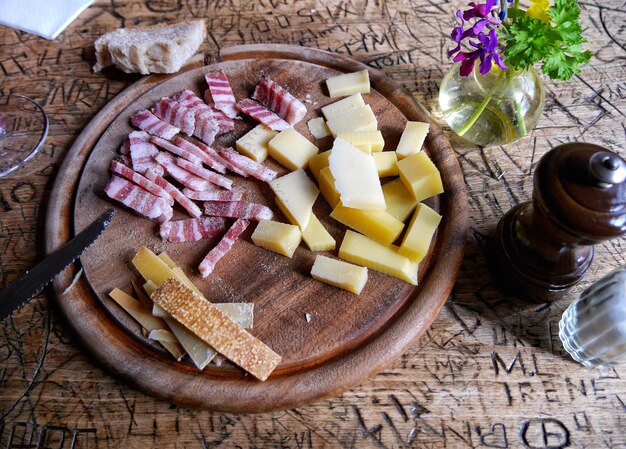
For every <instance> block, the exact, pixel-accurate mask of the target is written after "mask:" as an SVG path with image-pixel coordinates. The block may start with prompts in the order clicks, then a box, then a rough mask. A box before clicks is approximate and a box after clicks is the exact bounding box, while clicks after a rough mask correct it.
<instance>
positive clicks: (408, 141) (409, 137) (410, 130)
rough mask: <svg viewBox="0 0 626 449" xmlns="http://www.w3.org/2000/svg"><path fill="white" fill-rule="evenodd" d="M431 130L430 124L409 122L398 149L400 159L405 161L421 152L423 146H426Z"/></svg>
mask: <svg viewBox="0 0 626 449" xmlns="http://www.w3.org/2000/svg"><path fill="white" fill-rule="evenodd" d="M429 128H430V125H429V124H428V123H422V122H407V124H406V127H405V128H404V132H403V133H402V137H400V143H399V144H398V148H397V149H396V153H398V159H404V158H405V157H407V156H410V155H412V154H415V153H417V152H419V151H420V150H421V149H422V145H424V139H426V135H427V134H428V129H429Z"/></svg>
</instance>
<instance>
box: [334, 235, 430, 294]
mask: <svg viewBox="0 0 626 449" xmlns="http://www.w3.org/2000/svg"><path fill="white" fill-rule="evenodd" d="M339 257H340V258H341V259H343V260H347V261H348V262H352V263H356V264H358V265H362V266H364V267H367V268H370V269H372V270H376V271H380V272H381V273H385V274H387V275H389V276H393V277H396V278H398V279H401V280H403V281H405V282H408V283H409V284H413V285H417V269H418V264H417V263H415V262H411V261H410V260H409V259H407V258H406V257H404V256H402V255H401V254H399V253H398V248H397V247H396V246H393V245H391V246H385V245H381V244H380V243H378V242H375V241H374V240H372V239H369V238H367V237H365V236H364V235H361V234H358V233H356V232H354V231H351V230H349V229H348V230H347V231H346V235H345V236H344V238H343V242H342V243H341V247H340V248H339Z"/></svg>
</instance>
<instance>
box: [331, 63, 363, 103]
mask: <svg viewBox="0 0 626 449" xmlns="http://www.w3.org/2000/svg"><path fill="white" fill-rule="evenodd" d="M326 87H328V94H329V95H330V98H336V97H343V96H345V95H352V94H357V93H359V94H368V93H369V92H370V76H369V72H368V71H367V70H361V71H360V72H354V73H346V74H344V75H337V76H333V77H332V78H328V79H327V80H326Z"/></svg>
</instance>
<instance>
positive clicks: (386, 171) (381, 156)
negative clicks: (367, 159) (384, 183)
mask: <svg viewBox="0 0 626 449" xmlns="http://www.w3.org/2000/svg"><path fill="white" fill-rule="evenodd" d="M372 157H373V158H374V163H375V164H376V170H378V177H379V178H384V177H385V176H396V175H397V174H398V157H397V156H396V153H395V151H381V152H380V153H372Z"/></svg>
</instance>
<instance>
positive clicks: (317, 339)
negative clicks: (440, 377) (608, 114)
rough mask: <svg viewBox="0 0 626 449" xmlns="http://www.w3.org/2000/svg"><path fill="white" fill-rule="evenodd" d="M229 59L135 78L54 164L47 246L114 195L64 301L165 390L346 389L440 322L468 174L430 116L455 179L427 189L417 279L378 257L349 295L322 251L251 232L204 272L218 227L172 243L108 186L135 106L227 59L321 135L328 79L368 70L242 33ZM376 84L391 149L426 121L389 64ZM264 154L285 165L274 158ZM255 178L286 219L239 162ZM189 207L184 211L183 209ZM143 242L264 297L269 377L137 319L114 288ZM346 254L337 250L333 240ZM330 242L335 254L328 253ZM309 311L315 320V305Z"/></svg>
mask: <svg viewBox="0 0 626 449" xmlns="http://www.w3.org/2000/svg"><path fill="white" fill-rule="evenodd" d="M220 59H221V62H220V63H218V64H214V65H211V66H208V67H198V68H192V69H190V70H188V71H186V72H184V73H180V74H178V75H172V76H151V77H147V78H144V79H142V80H141V81H139V82H137V83H135V84H134V85H132V86H130V87H129V88H128V89H126V90H125V91H124V92H123V93H122V94H120V95H119V96H118V97H116V98H115V99H114V100H113V101H111V102H110V103H109V104H108V105H107V106H106V107H105V108H104V109H103V110H102V111H101V112H100V113H99V114H98V115H97V116H96V117H95V118H94V119H93V120H92V122H91V123H90V124H89V125H88V126H87V128H85V130H84V131H83V133H82V134H81V135H80V136H79V138H78V139H77V141H76V142H75V144H74V146H73V147H72V149H71V150H70V152H69V154H68V156H67V157H66V160H65V162H64V164H63V166H62V168H61V171H60V173H59V176H58V177H57V180H56V184H55V188H54V191H53V195H52V198H51V202H50V206H49V211H48V221H47V225H46V236H47V251H48V252H51V251H52V250H54V249H55V248H58V247H59V246H61V245H62V244H63V243H64V242H65V241H67V240H68V239H69V238H71V236H72V235H73V234H74V233H75V232H79V231H80V230H82V229H83V228H84V227H86V226H87V225H88V224H89V223H91V222H92V221H93V220H94V219H95V218H96V217H98V216H99V215H100V214H101V213H103V212H104V211H105V210H106V209H108V208H110V207H112V206H114V207H116V209H117V214H116V216H115V218H114V220H113V222H112V223H111V225H110V226H109V228H108V229H107V231H106V232H105V234H104V235H103V236H102V237H101V238H100V239H99V240H98V241H97V242H96V243H95V244H94V245H93V246H92V247H91V248H90V249H89V250H88V251H87V252H86V253H85V254H84V255H83V257H81V263H82V266H83V268H84V274H85V275H84V276H83V278H82V279H81V281H80V282H79V283H78V284H77V285H76V286H75V287H74V288H73V289H72V290H71V291H70V292H68V293H67V294H65V295H61V294H60V293H59V292H61V291H62V290H63V289H64V288H65V286H67V285H68V284H69V282H70V281H71V277H72V273H71V270H66V271H65V272H64V273H63V275H62V276H60V277H59V278H58V279H57V281H56V282H55V289H56V291H57V298H58V303H59V307H60V309H61V310H62V312H63V313H64V314H65V316H66V317H67V319H68V320H69V322H70V323H71V324H72V326H73V327H74V328H75V330H76V331H77V334H78V336H79V337H80V338H81V340H82V341H83V342H84V343H85V345H86V346H87V348H88V349H89V351H90V352H91V353H93V355H94V356H95V357H96V358H97V359H99V360H100V361H101V362H102V363H103V364H104V365H106V366H107V367H108V368H109V369H110V370H112V371H113V372H114V373H116V374H117V375H118V376H120V377H122V378H123V379H125V380H127V381H129V382H130V383H132V384H133V385H135V386H137V387H138V388H140V389H142V390H144V391H146V392H148V393H150V394H153V395H155V396H159V397H161V398H164V399H166V400H169V401H174V402H177V403H179V404H183V405H192V406H200V407H206V408H211V409H217V410H224V411H233V412H259V411H265V410H270V409H274V408H285V407H292V406H296V405H301V404H303V403H306V402H308V401H311V400H314V399H317V398H320V397H323V396H328V395H331V394H334V393H338V392H340V391H342V390H344V389H346V388H348V387H350V386H353V385H355V384H357V383H358V382H360V381H361V380H363V379H364V378H365V377H366V376H368V375H370V374H372V373H375V372H377V371H379V370H381V369H382V368H383V367H384V366H385V365H386V364H388V363H390V362H391V361H393V360H394V359H395V358H397V357H399V356H400V355H401V354H402V353H403V352H404V351H406V350H407V349H408V347H409V346H410V345H411V344H413V343H414V342H415V341H416V340H417V339H418V338H419V337H420V336H421V335H422V334H423V333H424V332H425V331H426V329H427V328H428V327H429V326H430V324H431V323H432V321H433V320H434V319H435V317H436V316H437V314H438V313H439V310H440V309H441V307H442V306H443V304H444V302H445V301H446V299H447V297H448V295H449V293H450V290H451V289H452V286H453V285H454V281H455V279H456V276H457V273H458V270H459V266H460V263H461V259H462V255H463V247H464V243H465V233H466V230H467V200H466V193H465V187H464V181H463V177H462V174H461V170H460V168H459V165H458V162H457V160H456V158H455V156H454V152H453V150H452V148H451V147H450V145H449V143H448V141H447V140H446V139H445V137H444V136H443V134H442V133H441V131H440V130H439V129H438V128H437V127H435V126H434V125H433V126H431V131H430V134H429V136H428V139H427V141H426V144H425V148H426V151H427V152H428V153H429V155H430V157H431V158H432V160H433V161H434V162H435V164H436V165H437V167H438V168H439V170H440V172H441V175H442V178H443V183H444V188H445V193H444V194H443V195H439V196H438V197H436V198H433V199H431V200H429V201H428V204H429V205H430V206H431V207H433V208H435V209H436V210H438V211H439V212H440V213H441V214H442V215H443V220H442V222H441V224H440V226H439V229H438V232H437V234H436V236H435V239H434V244H433V245H431V251H430V254H429V255H428V257H427V258H426V259H425V260H424V261H423V262H422V264H421V265H420V270H419V286H418V287H414V286H412V285H409V284H407V283H405V282H402V281H399V280H397V279H395V278H392V277H390V276H386V275H383V274H381V273H378V272H376V271H373V270H369V280H368V282H367V285H366V287H365V288H364V290H363V292H362V293H361V294H360V295H359V296H356V295H353V294H351V293H348V292H346V291H344V290H340V289H337V288H334V287H330V286H328V285H326V284H323V283H321V282H318V281H315V280H313V279H312V278H311V276H310V274H309V273H310V269H311V266H312V265H313V261H314V259H315V257H316V255H317V254H318V253H313V252H311V251H309V250H308V248H307V247H306V245H305V244H304V243H303V244H302V245H301V246H300V247H299V248H298V249H297V250H296V253H295V254H294V256H293V258H291V259H289V258H286V257H283V256H280V255H278V254H275V253H272V252H269V251H267V250H264V249H262V248H259V247H257V246H255V245H254V244H253V243H252V241H251V239H250V235H251V233H252V230H253V229H254V225H253V226H251V227H250V229H249V230H248V231H247V232H246V233H244V235H243V236H242V238H240V239H239V240H238V241H237V243H236V244H235V246H234V248H233V250H232V251H231V252H230V253H228V254H227V255H226V257H225V258H224V259H222V260H221V261H220V262H219V263H218V265H217V268H216V270H215V271H214V272H213V273H212V274H211V275H210V276H209V277H208V278H207V279H202V278H201V277H200V275H199V273H198V270H197V267H198V264H199V263H200V261H201V260H202V258H203V257H204V256H205V255H206V253H207V252H208V251H209V250H210V249H211V248H212V247H213V246H214V245H215V244H216V243H217V241H218V240H219V239H212V240H202V241H199V242H192V243H182V244H174V243H165V242H163V241H161V239H160V238H159V237H158V225H155V224H154V223H152V222H150V221H148V220H145V219H142V218H140V217H139V216H137V215H136V214H134V213H132V212H129V211H128V210H125V209H123V208H119V207H117V205H115V204H114V203H113V202H112V201H110V200H109V199H108V198H106V196H105V195H104V193H103V188H104V186H105V184H106V182H107V181H108V179H109V176H110V174H109V169H108V168H109V164H110V161H111V159H113V158H114V157H115V156H116V154H117V149H118V148H119V146H120V144H121V143H122V141H123V139H124V138H125V137H126V136H127V135H128V133H129V132H130V131H131V130H132V128H131V126H130V124H129V123H130V121H129V118H130V117H131V116H132V114H134V113H135V112H136V111H137V110H138V109H140V108H144V107H150V106H151V105H153V104H154V103H155V102H156V101H157V100H158V99H159V98H161V97H162V96H169V95H172V94H174V93H176V92H178V91H180V90H183V89H191V90H194V91H195V92H196V93H198V94H202V93H203V91H204V88H205V81H204V73H205V72H207V71H209V70H215V69H223V70H224V71H225V72H226V73H227V75H228V77H229V79H230V81H231V84H232V86H233V90H234V92H235V96H236V97H237V98H245V97H249V96H250V95H251V93H252V90H253V89H254V85H255V84H256V82H257V80H258V79H259V76H260V75H261V74H267V75H269V76H270V77H271V78H272V79H273V80H274V81H276V82H278V83H279V84H281V85H283V86H286V87H287V89H288V90H289V91H290V92H291V93H292V94H294V95H295V96H296V97H297V98H299V99H301V100H302V101H304V102H305V104H306V105H307V108H308V110H309V112H308V114H307V116H306V117H305V118H304V120H302V121H301V122H300V123H299V124H298V125H296V127H295V128H296V130H297V131H299V132H300V133H302V134H303V135H304V136H306V137H307V138H308V139H310V140H311V141H313V142H314V143H316V144H317V145H318V147H319V148H320V151H326V150H328V149H330V147H331V146H332V139H330V138H327V139H322V140H319V141H318V140H316V139H314V138H313V137H312V136H311V135H310V133H309V131H308V127H307V125H306V123H307V121H308V120H310V119H311V118H314V117H318V116H319V115H320V108H321V107H322V106H324V105H326V104H329V103H331V102H333V101H335V100H334V99H330V98H329V97H328V95H327V94H326V92H325V85H324V82H323V81H324V80H325V79H327V78H328V77H330V76H334V75H337V74H339V73H345V72H352V71H355V70H362V69H363V68H364V66H362V65H361V64H359V63H357V62H355V61H353V60H350V59H347V58H344V57H341V56H338V55H335V54H330V53H326V52H322V51H318V50H311V49H306V48H300V47H289V46H279V45H274V46H272V45H270V46H268V45H264V46H243V47H233V48H230V49H225V50H222V51H221V53H220ZM370 78H371V84H372V87H373V90H372V92H371V93H370V94H368V95H365V96H364V99H365V101H366V103H368V104H370V105H371V107H372V109H373V110H374V113H375V115H376V117H377V118H378V122H379V129H380V130H381V131H382V133H383V135H384V137H385V150H393V149H395V146H396V145H397V143H398V140H399V138H400V135H401V134H402V131H403V129H404V126H405V124H406V121H407V120H419V121H427V120H428V119H427V117H426V116H425V115H424V114H423V113H422V112H421V110H420V109H419V108H418V107H417V105H416V104H415V103H414V102H413V100H412V98H411V96H410V95H409V94H408V93H407V92H406V91H404V90H402V89H401V88H399V87H398V86H397V85H396V84H395V83H394V82H393V81H391V80H390V79H388V78H386V77H385V76H384V75H382V74H381V73H379V72H377V71H375V70H372V69H370ZM255 125H256V123H254V122H253V121H252V120H250V119H249V118H244V119H243V120H241V121H238V122H237V125H236V128H235V131H234V132H231V133H229V134H226V135H224V136H222V137H220V139H219V140H218V143H219V144H221V145H223V146H227V145H228V146H232V145H233V144H234V141H235V140H236V139H237V138H239V137H240V136H242V135H243V134H245V133H246V132H247V131H248V130H250V129H251V128H252V127H254V126H255ZM265 165H267V166H269V167H270V168H272V169H275V170H277V171H278V172H279V176H282V175H283V174H286V173H287V170H286V169H284V168H282V167H281V166H280V165H278V164H277V163H275V162H274V161H272V160H271V159H268V160H267V161H266V162H265ZM231 179H233V181H234V182H235V186H237V187H238V188H242V189H245V190H246V191H247V193H248V196H247V200H250V201H255V202H260V203H263V204H265V205H267V206H269V207H271V208H272V209H273V210H274V211H275V213H276V219H278V220H280V221H283V222H286V220H285V219H284V217H282V216H281V215H280V213H279V211H278V209H277V208H276V206H275V204H274V195H273V193H272V191H271V190H270V188H269V186H268V185H267V184H265V183H262V182H259V181H254V180H248V179H244V178H241V177H238V176H236V175H234V176H231ZM314 212H315V214H316V215H317V216H318V217H319V218H320V220H321V221H322V223H323V224H324V225H325V226H326V228H327V229H328V230H329V232H330V233H331V234H332V235H333V237H335V239H336V240H337V248H339V246H340V244H341V239H342V237H343V234H344V232H345V227H344V226H342V225H340V224H339V223H337V222H335V221H334V220H332V219H331V218H330V217H329V214H330V212H331V209H330V207H329V206H328V205H327V203H326V202H325V201H324V199H323V198H322V197H321V195H320V197H319V199H318V201H317V202H316V204H315V207H314ZM186 217H187V216H186V215H185V214H184V213H183V212H181V211H176V212H175V216H174V218H175V219H176V218H186ZM141 246H147V247H148V248H150V249H152V250H153V251H155V252H157V253H159V252H161V251H167V253H168V254H169V255H170V256H171V257H172V259H174V261H175V262H177V264H178V265H180V266H181V267H182V268H183V269H184V270H185V272H186V273H187V274H188V275H189V276H190V278H191V280H192V281H193V282H194V283H195V284H196V285H197V286H198V288H199V289H200V290H201V291H202V292H203V293H204V294H205V296H206V297H207V298H208V299H209V300H211V301H213V302H254V328H253V329H252V331H251V332H252V333H253V335H255V336H256V337H258V338H259V339H261V340H262V341H263V342H265V343H266V344H267V345H269V346H270V347H271V348H272V349H273V350H274V351H276V352H277V353H278V354H280V355H281V356H282V362H281V363H280V365H279V366H278V368H277V369H276V370H275V372H274V373H273V374H272V376H271V377H270V378H269V379H268V380H267V381H266V382H260V381H258V380H256V379H254V378H253V377H251V376H248V375H245V374H244V373H243V371H242V370H240V369H238V368H236V367H234V366H231V365H227V366H222V367H219V368H218V367H216V366H214V365H210V366H209V367H207V368H206V369H205V370H203V371H202V372H200V371H199V370H198V369H196V368H195V367H194V366H193V364H192V363H191V362H190V361H188V360H186V359H184V360H183V361H181V362H176V361H175V360H173V359H172V358H171V356H169V354H168V353H166V352H165V351H164V350H163V348H162V347H160V346H159V345H158V344H155V343H154V342H152V341H150V340H148V339H146V338H145V337H144V336H143V335H142V332H141V329H140V327H139V326H138V325H137V324H136V323H135V321H134V320H133V319H132V318H130V317H129V316H128V315H127V314H126V313H125V312H124V311H123V310H122V309H121V308H119V307H118V306H117V304H115V303H114V302H113V301H112V300H111V299H110V298H109V296H108V293H109V292H110V291H111V290H112V289H113V288H115V287H119V288H121V289H122V290H125V291H127V292H129V293H132V287H131V281H132V280H135V281H138V282H142V279H141V277H140V276H139V274H138V273H137V272H136V271H135V270H134V269H133V268H132V266H131V264H130V260H131V259H132V257H133V255H134V254H135V253H136V252H137V250H138V249H139V248H140V247H141ZM331 254H332V255H333V257H336V254H337V250H335V251H333V252H331ZM327 255H328V254H327ZM307 313H308V314H310V317H311V320H310V322H307V320H306V314H307Z"/></svg>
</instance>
